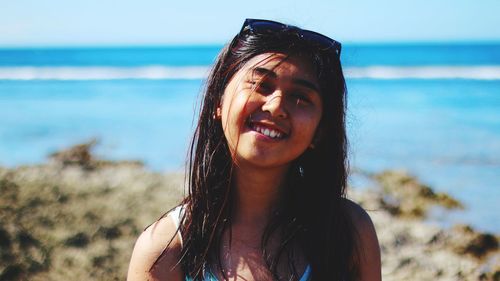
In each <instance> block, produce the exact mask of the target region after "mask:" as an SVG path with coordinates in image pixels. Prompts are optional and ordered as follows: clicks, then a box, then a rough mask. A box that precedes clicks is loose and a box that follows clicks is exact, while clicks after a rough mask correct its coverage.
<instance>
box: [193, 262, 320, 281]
mask: <svg viewBox="0 0 500 281" xmlns="http://www.w3.org/2000/svg"><path fill="white" fill-rule="evenodd" d="M310 275H311V266H309V265H308V266H307V267H306V270H305V271H304V274H302V277H300V279H299V281H308V280H309V276H310ZM186 281H193V278H191V277H189V276H186ZM203 281H219V280H217V277H215V276H214V275H213V274H212V273H211V272H208V274H207V276H206V277H205V279H204V280H203Z"/></svg>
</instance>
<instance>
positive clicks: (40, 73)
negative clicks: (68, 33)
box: [0, 66, 209, 80]
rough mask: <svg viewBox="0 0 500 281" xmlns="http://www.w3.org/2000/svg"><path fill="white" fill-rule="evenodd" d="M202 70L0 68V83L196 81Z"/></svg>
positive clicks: (195, 67) (205, 69)
mask: <svg viewBox="0 0 500 281" xmlns="http://www.w3.org/2000/svg"><path fill="white" fill-rule="evenodd" d="M208 70H209V68H208V67H206V66H189V67H165V66H141V67H103V66H90V67H66V66H61V67H0V80H118V79H152V80H164V79H200V78H204V77H206V76H207V74H208Z"/></svg>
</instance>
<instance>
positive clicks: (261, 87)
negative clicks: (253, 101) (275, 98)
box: [249, 81, 274, 94]
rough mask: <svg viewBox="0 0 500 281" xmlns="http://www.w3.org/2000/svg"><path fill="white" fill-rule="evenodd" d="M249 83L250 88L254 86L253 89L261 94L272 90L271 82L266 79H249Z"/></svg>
mask: <svg viewBox="0 0 500 281" xmlns="http://www.w3.org/2000/svg"><path fill="white" fill-rule="evenodd" d="M249 83H250V84H251V85H252V88H254V90H255V91H257V92H259V93H262V94H270V93H272V92H273V91H274V86H273V84H272V83H269V82H266V81H263V82H260V81H249Z"/></svg>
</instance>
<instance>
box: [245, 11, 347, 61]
mask: <svg viewBox="0 0 500 281" xmlns="http://www.w3.org/2000/svg"><path fill="white" fill-rule="evenodd" d="M283 30H291V31H295V32H296V33H297V35H299V36H300V37H301V38H303V39H304V40H306V41H308V42H310V43H311V44H313V45H315V46H317V47H319V48H320V49H322V50H331V49H334V50H335V52H336V53H337V55H338V56H340V50H341V45H340V43H338V42H337V41H335V40H333V39H331V38H329V37H326V36H324V35H323V34H320V33H317V32H314V31H310V30H305V29H301V28H298V27H295V26H289V25H285V24H282V23H279V22H275V21H268V20H254V19H247V20H246V21H245V23H244V25H243V28H242V29H241V33H244V32H246V31H250V32H257V33H261V34H265V33H273V32H279V31H283Z"/></svg>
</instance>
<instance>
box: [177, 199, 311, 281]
mask: <svg viewBox="0 0 500 281" xmlns="http://www.w3.org/2000/svg"><path fill="white" fill-rule="evenodd" d="M182 212H183V209H182V206H179V207H177V208H175V209H174V210H172V212H170V215H171V217H172V220H173V222H174V224H175V227H176V228H179V223H180V218H181V217H182ZM178 234H179V240H180V241H181V245H182V236H181V233H180V232H178ZM207 273H208V274H207V276H206V277H205V280H203V281H218V280H217V277H215V276H214V275H213V274H212V273H211V272H210V271H208V272H207ZM310 275H311V266H310V265H307V266H306V269H305V270H304V274H302V277H300V279H299V281H308V280H309V277H310ZM186 281H193V278H191V277H189V276H186Z"/></svg>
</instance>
